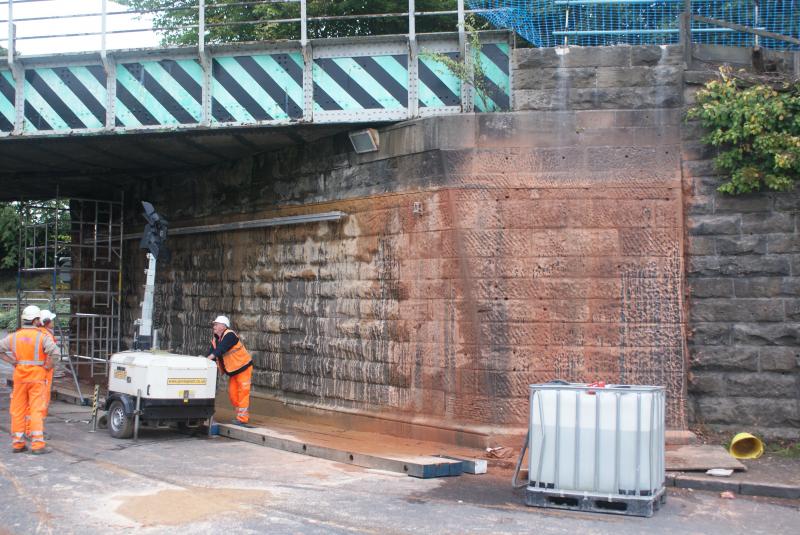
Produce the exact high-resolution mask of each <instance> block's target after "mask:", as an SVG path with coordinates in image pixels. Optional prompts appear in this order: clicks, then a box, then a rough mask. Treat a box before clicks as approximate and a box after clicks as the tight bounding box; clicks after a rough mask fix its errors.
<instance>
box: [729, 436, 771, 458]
mask: <svg viewBox="0 0 800 535" xmlns="http://www.w3.org/2000/svg"><path fill="white" fill-rule="evenodd" d="M728 451H729V452H730V454H731V455H733V456H734V457H736V458H737V459H758V458H759V457H761V455H763V454H764V443H763V442H761V441H760V440H759V439H758V438H756V437H754V436H753V435H751V434H750V433H739V434H737V435H736V436H735V437H733V440H732V441H731V447H730V449H729V450H728Z"/></svg>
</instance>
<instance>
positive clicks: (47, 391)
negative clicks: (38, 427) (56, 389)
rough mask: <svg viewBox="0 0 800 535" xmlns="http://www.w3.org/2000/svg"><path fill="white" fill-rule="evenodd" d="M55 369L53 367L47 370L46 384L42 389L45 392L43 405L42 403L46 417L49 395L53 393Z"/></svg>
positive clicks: (48, 407)
mask: <svg viewBox="0 0 800 535" xmlns="http://www.w3.org/2000/svg"><path fill="white" fill-rule="evenodd" d="M55 371H56V369H55V368H53V369H51V370H48V371H47V386H46V388H45V389H44V394H45V397H44V399H45V405H44V417H45V418H47V413H48V410H49V409H50V397H51V396H52V395H53V374H54V373H55Z"/></svg>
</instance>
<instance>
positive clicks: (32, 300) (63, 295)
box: [17, 191, 124, 381]
mask: <svg viewBox="0 0 800 535" xmlns="http://www.w3.org/2000/svg"><path fill="white" fill-rule="evenodd" d="M123 201H124V199H123V198H120V200H99V199H83V198H75V197H70V198H62V197H60V195H59V193H58V191H57V192H56V196H55V197H54V198H52V199H49V200H44V201H43V200H30V201H20V203H19V215H20V230H19V249H18V252H19V255H18V275H17V308H18V310H19V311H21V310H22V308H23V307H25V306H26V305H28V304H36V305H38V306H40V308H46V307H49V308H50V309H51V310H52V311H53V312H55V314H56V315H57V317H56V320H55V321H56V325H55V326H54V327H55V333H56V335H57V341H58V342H59V346H60V347H61V351H62V360H66V361H67V364H68V365H69V366H70V368H71V369H72V370H73V374H74V375H75V376H76V381H77V377H87V378H91V379H94V378H95V377H98V376H101V377H105V376H107V375H108V365H109V359H110V357H111V355H112V354H113V353H115V352H117V351H119V350H120V343H121V310H122V306H121V305H122V252H123V246H122V243H123V242H122V237H123V231H124V226H123ZM42 274H47V275H48V279H49V287H47V288H40V287H36V284H35V283H36V282H38V283H41V275H42Z"/></svg>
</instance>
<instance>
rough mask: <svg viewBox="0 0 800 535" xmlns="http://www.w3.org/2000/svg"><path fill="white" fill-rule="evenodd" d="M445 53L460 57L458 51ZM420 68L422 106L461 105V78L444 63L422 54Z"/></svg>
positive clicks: (453, 57)
mask: <svg viewBox="0 0 800 535" xmlns="http://www.w3.org/2000/svg"><path fill="white" fill-rule="evenodd" d="M444 55H445V56H447V57H449V58H450V59H453V60H455V59H458V52H447V53H445V54H444ZM418 70H419V84H418V87H419V107H420V108H446V107H449V106H461V80H459V79H458V78H457V77H456V76H455V75H454V74H453V73H452V72H450V70H449V69H448V68H447V67H445V65H444V63H441V62H439V61H436V60H435V59H433V58H431V57H429V56H426V55H421V56H420V58H419V68H418Z"/></svg>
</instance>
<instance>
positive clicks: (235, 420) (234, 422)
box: [231, 418, 254, 429]
mask: <svg viewBox="0 0 800 535" xmlns="http://www.w3.org/2000/svg"><path fill="white" fill-rule="evenodd" d="M231 423H232V424H233V425H238V426H239V427H246V428H247V429H253V427H254V426H252V425H250V424H248V423H247V422H243V421H241V420H237V419H236V418H234V419H233V420H232V421H231Z"/></svg>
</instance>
